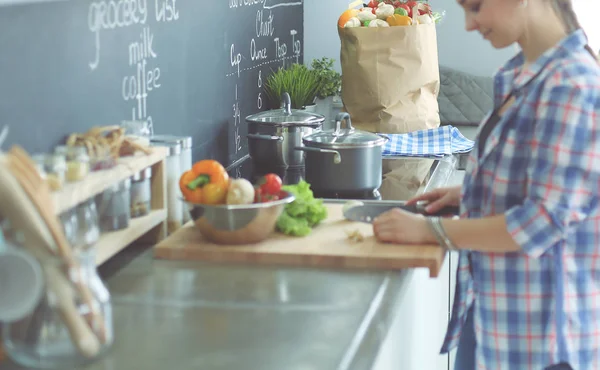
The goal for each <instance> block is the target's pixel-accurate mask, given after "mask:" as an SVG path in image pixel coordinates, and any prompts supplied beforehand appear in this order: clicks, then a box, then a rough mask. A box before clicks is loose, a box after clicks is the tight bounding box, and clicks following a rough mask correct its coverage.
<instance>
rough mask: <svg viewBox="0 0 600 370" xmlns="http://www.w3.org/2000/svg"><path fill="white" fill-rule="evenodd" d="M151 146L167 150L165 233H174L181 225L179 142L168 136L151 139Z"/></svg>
mask: <svg viewBox="0 0 600 370" xmlns="http://www.w3.org/2000/svg"><path fill="white" fill-rule="evenodd" d="M150 143H151V145H152V146H160V147H167V148H169V153H168V154H167V158H166V160H165V162H166V167H167V168H166V172H167V173H166V177H167V231H168V233H169V234H172V233H174V232H175V231H177V230H178V229H179V228H181V226H182V225H183V212H184V211H183V210H184V207H183V202H181V199H180V198H181V197H182V194H181V190H180V189H179V178H180V177H181V173H182V170H181V140H180V139H179V138H178V137H173V136H169V137H167V138H166V139H165V138H162V137H155V136H153V137H151V138H150Z"/></svg>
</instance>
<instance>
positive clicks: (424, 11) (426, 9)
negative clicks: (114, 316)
mask: <svg viewBox="0 0 600 370" xmlns="http://www.w3.org/2000/svg"><path fill="white" fill-rule="evenodd" d="M423 5H424V7H425V9H419V15H423V14H431V6H429V4H423Z"/></svg>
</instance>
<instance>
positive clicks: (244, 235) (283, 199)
mask: <svg viewBox="0 0 600 370" xmlns="http://www.w3.org/2000/svg"><path fill="white" fill-rule="evenodd" d="M294 199H295V198H294V196H293V195H292V194H291V193H288V192H285V191H282V192H281V196H280V199H279V200H276V201H272V202H266V203H253V204H244V205H206V204H196V203H191V202H188V201H185V200H183V202H184V203H185V204H187V206H188V209H189V212H190V216H191V218H192V220H193V221H194V225H195V226H196V227H197V228H198V229H199V230H200V232H201V233H202V235H203V236H204V237H205V238H206V239H208V240H210V241H211V242H213V243H217V244H230V245H234V244H254V243H258V242H260V241H263V240H265V239H266V238H267V237H268V236H269V235H270V234H271V233H272V232H274V231H275V224H276V223H277V219H278V218H279V216H280V215H281V214H282V212H283V209H284V207H285V205H286V204H288V203H291V202H293V201H294Z"/></svg>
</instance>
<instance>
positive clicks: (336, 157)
mask: <svg viewBox="0 0 600 370" xmlns="http://www.w3.org/2000/svg"><path fill="white" fill-rule="evenodd" d="M294 150H301V151H303V152H316V153H330V154H333V163H335V164H340V163H342V156H341V154H340V152H338V151H337V150H331V149H321V148H312V147H307V146H297V147H295V148H294Z"/></svg>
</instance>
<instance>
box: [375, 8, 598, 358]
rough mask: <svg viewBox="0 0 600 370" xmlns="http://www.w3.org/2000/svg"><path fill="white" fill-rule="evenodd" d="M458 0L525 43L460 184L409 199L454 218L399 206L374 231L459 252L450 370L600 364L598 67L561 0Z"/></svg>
mask: <svg viewBox="0 0 600 370" xmlns="http://www.w3.org/2000/svg"><path fill="white" fill-rule="evenodd" d="M459 3H460V5H461V6H462V7H463V8H464V11H465V15H466V26H467V30H469V31H476V32H479V33H481V35H482V36H483V37H484V38H485V39H486V40H489V42H490V43H491V44H492V46H494V47H495V48H504V47H507V46H509V45H511V44H513V43H515V42H516V43H518V44H519V46H520V48H521V52H520V53H519V54H518V55H517V56H515V57H514V58H513V59H511V60H510V61H508V62H507V63H506V65H505V66H504V67H502V68H501V69H500V70H499V71H498V73H497V74H496V76H495V81H494V102H495V109H494V111H493V112H491V113H490V114H489V115H488V117H487V118H486V119H485V120H484V122H483V123H482V125H481V129H480V132H479V135H478V138H477V141H476V145H475V148H474V149H473V151H472V153H471V155H470V160H469V165H468V169H467V175H466V177H465V180H464V183H463V186H462V188H448V189H440V190H436V191H434V192H431V193H427V194H424V195H421V196H419V197H417V198H415V199H412V200H411V202H416V201H428V202H430V206H429V207H430V209H429V210H430V211H432V212H433V211H435V210H437V209H439V208H441V207H442V206H444V205H450V204H454V205H458V204H460V207H461V218H460V219H457V220H454V219H439V218H435V217H422V216H417V215H413V214H409V213H406V212H403V211H401V210H393V211H390V212H388V213H386V214H383V215H381V216H380V217H379V218H378V219H377V220H375V222H374V224H373V228H374V232H375V235H376V237H377V238H378V239H379V240H381V241H385V242H390V243H435V242H438V243H440V244H441V245H442V246H443V247H445V248H448V249H457V250H459V251H460V259H459V268H458V272H457V286H456V292H455V300H454V307H453V313H452V318H451V320H450V324H449V328H448V333H447V336H446V339H445V341H444V343H443V347H442V352H444V353H445V352H448V351H450V350H451V349H452V348H454V347H456V346H457V345H458V346H459V349H458V351H457V363H456V367H455V369H456V370H471V369H475V368H477V369H489V370H504V369H509V370H512V369H515V370H528V369H531V370H541V369H547V368H549V369H563V368H565V369H568V368H573V369H575V370H592V369H594V370H596V369H600V209H599V201H600V197H599V192H600V68H599V67H598V64H597V61H596V59H595V57H594V55H593V54H594V53H593V52H592V51H591V49H590V48H589V47H588V46H587V39H586V36H585V34H584V33H583V31H582V30H581V29H580V27H579V24H578V22H577V19H576V17H575V15H574V13H573V9H572V6H571V3H570V1H569V0H459ZM461 333H462V335H461ZM459 342H460V343H459Z"/></svg>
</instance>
